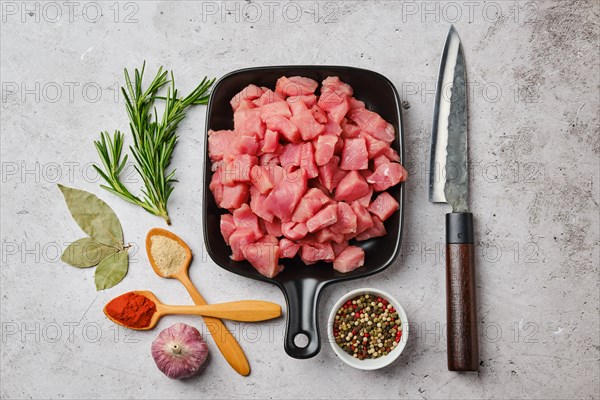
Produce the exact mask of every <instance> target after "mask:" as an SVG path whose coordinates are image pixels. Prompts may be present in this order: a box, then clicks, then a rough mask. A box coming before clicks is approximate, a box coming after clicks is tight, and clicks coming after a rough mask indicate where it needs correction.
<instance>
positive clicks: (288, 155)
mask: <svg viewBox="0 0 600 400" xmlns="http://www.w3.org/2000/svg"><path fill="white" fill-rule="evenodd" d="M301 158H302V143H288V144H286V145H284V146H283V147H282V149H281V153H280V154H279V161H280V162H281V166H282V167H283V168H285V169H286V170H287V169H288V168H289V167H290V166H295V167H299V166H300V160H301Z"/></svg>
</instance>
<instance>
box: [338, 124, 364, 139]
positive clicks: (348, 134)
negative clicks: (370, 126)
mask: <svg viewBox="0 0 600 400" xmlns="http://www.w3.org/2000/svg"><path fill="white" fill-rule="evenodd" d="M341 127H342V136H343V137H344V138H355V137H359V136H360V134H361V133H362V130H361V129H360V128H359V127H358V125H356V124H353V123H351V122H346V123H345V124H342V125H341Z"/></svg>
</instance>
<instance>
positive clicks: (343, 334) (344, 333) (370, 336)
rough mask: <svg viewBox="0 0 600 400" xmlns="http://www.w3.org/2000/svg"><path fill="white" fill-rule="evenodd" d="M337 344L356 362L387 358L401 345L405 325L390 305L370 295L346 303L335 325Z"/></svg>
mask: <svg viewBox="0 0 600 400" xmlns="http://www.w3.org/2000/svg"><path fill="white" fill-rule="evenodd" d="M333 335H334V337H335V342H336V343H337V344H338V345H339V346H340V347H341V348H342V349H343V350H344V351H346V352H347V353H348V354H350V355H351V356H353V357H354V358H358V359H360V360H364V359H365V358H379V357H382V356H387V355H388V354H389V353H390V352H391V351H392V350H393V349H394V348H395V347H396V346H397V345H398V343H399V342H400V338H401V337H402V321H400V317H399V316H398V312H397V311H396V309H395V308H394V306H392V305H391V304H390V303H389V301H387V300H386V299H384V298H382V297H376V296H373V295H369V294H364V295H361V296H357V297H354V298H353V299H351V300H348V301H346V303H344V305H343V306H342V307H340V309H339V310H338V311H337V313H336V315H335V320H334V322H333Z"/></svg>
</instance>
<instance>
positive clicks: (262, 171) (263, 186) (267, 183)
mask: <svg viewBox="0 0 600 400" xmlns="http://www.w3.org/2000/svg"><path fill="white" fill-rule="evenodd" d="M269 175H270V168H267V167H265V166H262V165H255V166H253V167H252V170H251V171H250V182H252V184H253V185H254V186H255V187H256V188H257V189H258V190H259V191H260V192H261V193H262V194H267V193H268V192H269V190H271V189H273V182H272V181H271V177H270V176H269Z"/></svg>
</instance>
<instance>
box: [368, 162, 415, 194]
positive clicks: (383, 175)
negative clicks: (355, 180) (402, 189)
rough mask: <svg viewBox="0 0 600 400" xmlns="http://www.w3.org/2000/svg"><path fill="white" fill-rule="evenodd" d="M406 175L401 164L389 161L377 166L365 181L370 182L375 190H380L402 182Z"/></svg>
mask: <svg viewBox="0 0 600 400" xmlns="http://www.w3.org/2000/svg"><path fill="white" fill-rule="evenodd" d="M407 175H408V174H407V172H406V170H405V169H404V167H403V166H402V165H400V164H398V163H394V162H390V163H387V164H381V165H380V166H379V167H377V169H376V170H375V172H373V173H372V174H371V175H370V176H369V177H368V178H367V182H369V183H370V184H371V186H372V187H373V189H374V190H375V191H376V192H382V191H384V190H386V189H388V188H390V187H392V186H395V185H397V184H398V183H400V182H404V181H405V180H406V176H407Z"/></svg>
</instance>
